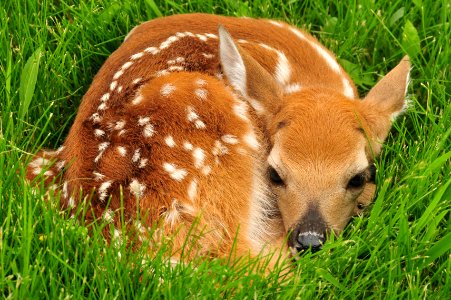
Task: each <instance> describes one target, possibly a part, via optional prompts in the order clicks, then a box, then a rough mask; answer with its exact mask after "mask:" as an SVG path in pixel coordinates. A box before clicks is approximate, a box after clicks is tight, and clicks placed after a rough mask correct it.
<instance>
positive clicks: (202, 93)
mask: <svg viewBox="0 0 451 300" xmlns="http://www.w3.org/2000/svg"><path fill="white" fill-rule="evenodd" d="M194 95H196V97H197V98H198V99H199V100H207V95H208V91H207V90H206V89H196V90H194Z"/></svg>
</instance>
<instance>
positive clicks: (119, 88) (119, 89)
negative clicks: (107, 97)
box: [117, 85, 123, 93]
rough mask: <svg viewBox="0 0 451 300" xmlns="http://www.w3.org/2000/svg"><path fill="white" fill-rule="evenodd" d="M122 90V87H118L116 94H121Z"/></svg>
mask: <svg viewBox="0 0 451 300" xmlns="http://www.w3.org/2000/svg"><path fill="white" fill-rule="evenodd" d="M122 89H123V87H122V85H120V86H118V88H117V92H118V93H120V92H122Z"/></svg>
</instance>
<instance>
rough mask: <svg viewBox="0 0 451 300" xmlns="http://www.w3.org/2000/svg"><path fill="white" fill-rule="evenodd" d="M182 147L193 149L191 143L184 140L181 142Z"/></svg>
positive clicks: (188, 149) (187, 149)
mask: <svg viewBox="0 0 451 300" xmlns="http://www.w3.org/2000/svg"><path fill="white" fill-rule="evenodd" d="M183 149H185V150H186V151H191V150H193V144H191V143H190V142H186V141H185V142H183Z"/></svg>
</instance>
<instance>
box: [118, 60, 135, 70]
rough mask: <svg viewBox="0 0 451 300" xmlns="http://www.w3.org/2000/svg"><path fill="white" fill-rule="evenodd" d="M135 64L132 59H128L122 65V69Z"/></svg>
mask: <svg viewBox="0 0 451 300" xmlns="http://www.w3.org/2000/svg"><path fill="white" fill-rule="evenodd" d="M132 65H133V62H132V61H128V62H126V63H125V64H123V65H122V67H121V69H122V70H127V69H128V68H130V67H131V66H132Z"/></svg>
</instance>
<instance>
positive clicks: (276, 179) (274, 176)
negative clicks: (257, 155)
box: [269, 167, 284, 185]
mask: <svg viewBox="0 0 451 300" xmlns="http://www.w3.org/2000/svg"><path fill="white" fill-rule="evenodd" d="M269 180H271V182H272V183H273V184H275V185H284V182H283V180H282V178H280V176H279V173H277V171H276V170H275V169H274V168H273V167H269Z"/></svg>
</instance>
